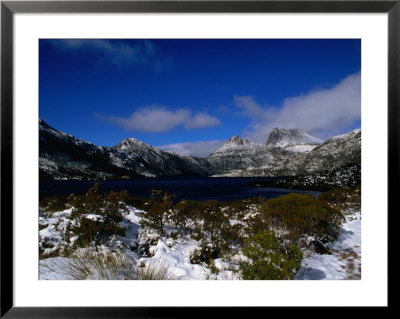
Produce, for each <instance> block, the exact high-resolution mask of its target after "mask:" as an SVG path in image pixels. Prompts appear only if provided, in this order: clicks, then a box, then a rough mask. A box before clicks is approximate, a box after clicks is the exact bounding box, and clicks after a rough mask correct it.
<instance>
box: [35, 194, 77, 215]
mask: <svg viewBox="0 0 400 319" xmlns="http://www.w3.org/2000/svg"><path fill="white" fill-rule="evenodd" d="M39 206H40V207H41V208H42V210H43V211H44V212H50V213H54V212H60V211H63V210H65V209H67V208H69V207H70V205H69V201H68V196H47V197H45V198H44V199H42V200H41V201H40V202H39Z"/></svg>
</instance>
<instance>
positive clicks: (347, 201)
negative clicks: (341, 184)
mask: <svg viewBox="0 0 400 319" xmlns="http://www.w3.org/2000/svg"><path fill="white" fill-rule="evenodd" d="M318 199H319V200H322V201H326V202H327V203H328V204H329V205H331V206H333V207H335V208H337V209H340V210H342V211H345V210H347V209H357V210H360V209H361V186H358V187H357V188H339V189H334V190H331V191H328V192H324V193H321V194H320V195H319V196H318Z"/></svg>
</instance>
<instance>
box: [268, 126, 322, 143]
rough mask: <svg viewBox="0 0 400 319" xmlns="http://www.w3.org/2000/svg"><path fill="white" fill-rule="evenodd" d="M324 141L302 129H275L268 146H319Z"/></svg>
mask: <svg viewBox="0 0 400 319" xmlns="http://www.w3.org/2000/svg"><path fill="white" fill-rule="evenodd" d="M322 142H323V141H322V140H321V139H319V138H317V137H315V136H312V135H310V134H308V133H307V132H305V131H303V130H300V129H290V130H286V129H282V128H281V129H279V128H277V127H276V128H274V129H273V130H272V131H271V133H270V134H269V137H268V140H267V142H266V143H265V144H266V145H270V146H275V147H282V148H283V147H287V146H293V145H318V144H321V143H322Z"/></svg>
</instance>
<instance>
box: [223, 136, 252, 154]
mask: <svg viewBox="0 0 400 319" xmlns="http://www.w3.org/2000/svg"><path fill="white" fill-rule="evenodd" d="M249 144H250V142H249V140H248V139H245V138H241V137H240V136H239V135H235V136H233V137H232V138H230V139H229V140H227V141H226V142H225V143H224V144H223V145H222V146H221V147H220V148H219V149H218V150H217V152H222V151H224V150H228V149H231V148H240V147H243V146H244V145H249Z"/></svg>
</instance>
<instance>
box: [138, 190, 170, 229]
mask: <svg viewBox="0 0 400 319" xmlns="http://www.w3.org/2000/svg"><path fill="white" fill-rule="evenodd" d="M175 197H176V195H175V194H172V195H171V194H168V192H164V191H162V190H156V189H153V190H152V191H151V196H150V199H149V202H148V205H147V206H146V211H147V213H146V214H145V216H144V218H142V219H141V222H140V223H141V225H142V226H148V227H151V228H153V229H155V230H156V231H157V232H158V233H160V234H163V233H164V229H163V226H164V223H163V219H164V215H165V213H166V212H168V211H169V210H170V209H171V208H172V207H173V200H174V199H175Z"/></svg>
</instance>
